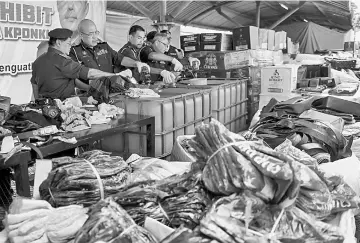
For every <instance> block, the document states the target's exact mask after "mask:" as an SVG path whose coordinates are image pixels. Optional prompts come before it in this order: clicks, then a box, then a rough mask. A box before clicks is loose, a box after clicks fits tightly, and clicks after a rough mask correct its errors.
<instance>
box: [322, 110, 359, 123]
mask: <svg viewBox="0 0 360 243" xmlns="http://www.w3.org/2000/svg"><path fill="white" fill-rule="evenodd" d="M315 110H317V111H319V112H322V113H326V114H329V115H333V116H338V117H341V118H342V119H343V120H344V121H345V124H353V123H355V117H354V116H353V115H352V114H347V113H341V112H337V111H333V110H329V109H315Z"/></svg>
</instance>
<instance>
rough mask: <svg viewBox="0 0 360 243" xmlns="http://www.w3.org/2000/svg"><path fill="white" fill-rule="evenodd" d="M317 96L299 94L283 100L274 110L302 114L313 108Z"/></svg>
mask: <svg viewBox="0 0 360 243" xmlns="http://www.w3.org/2000/svg"><path fill="white" fill-rule="evenodd" d="M316 99H317V98H316V97H314V96H298V97H294V98H291V99H289V100H286V101H282V102H280V103H278V104H276V105H275V106H274V111H285V112H286V113H289V114H293V115H300V114H301V113H303V112H304V111H306V110H309V109H310V108H311V104H312V103H313V101H314V100H316Z"/></svg>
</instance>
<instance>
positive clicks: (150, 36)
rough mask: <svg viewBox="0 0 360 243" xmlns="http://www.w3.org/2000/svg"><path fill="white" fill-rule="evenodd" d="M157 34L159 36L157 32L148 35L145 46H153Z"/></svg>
mask: <svg viewBox="0 0 360 243" xmlns="http://www.w3.org/2000/svg"><path fill="white" fill-rule="evenodd" d="M156 34H157V31H155V30H153V31H150V32H149V33H148V34H147V35H146V42H145V45H147V46H151V45H152V42H153V40H154V37H155V35H156Z"/></svg>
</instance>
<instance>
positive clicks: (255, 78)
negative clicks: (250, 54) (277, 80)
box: [249, 67, 261, 83]
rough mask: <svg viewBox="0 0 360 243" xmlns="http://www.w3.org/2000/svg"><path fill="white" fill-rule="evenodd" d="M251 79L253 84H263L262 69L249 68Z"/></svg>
mask: <svg viewBox="0 0 360 243" xmlns="http://www.w3.org/2000/svg"><path fill="white" fill-rule="evenodd" d="M249 77H250V81H251V83H261V68H260V67H249Z"/></svg>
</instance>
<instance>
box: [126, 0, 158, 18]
mask: <svg viewBox="0 0 360 243" xmlns="http://www.w3.org/2000/svg"><path fill="white" fill-rule="evenodd" d="M127 2H128V3H129V4H130V5H131V6H133V7H134V8H135V9H136V10H138V11H139V12H140V13H142V14H143V15H145V16H146V17H148V18H149V19H151V20H154V15H153V14H152V13H151V12H150V11H149V10H148V9H147V8H145V7H144V6H143V5H142V4H141V3H139V2H133V1H127Z"/></svg>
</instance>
